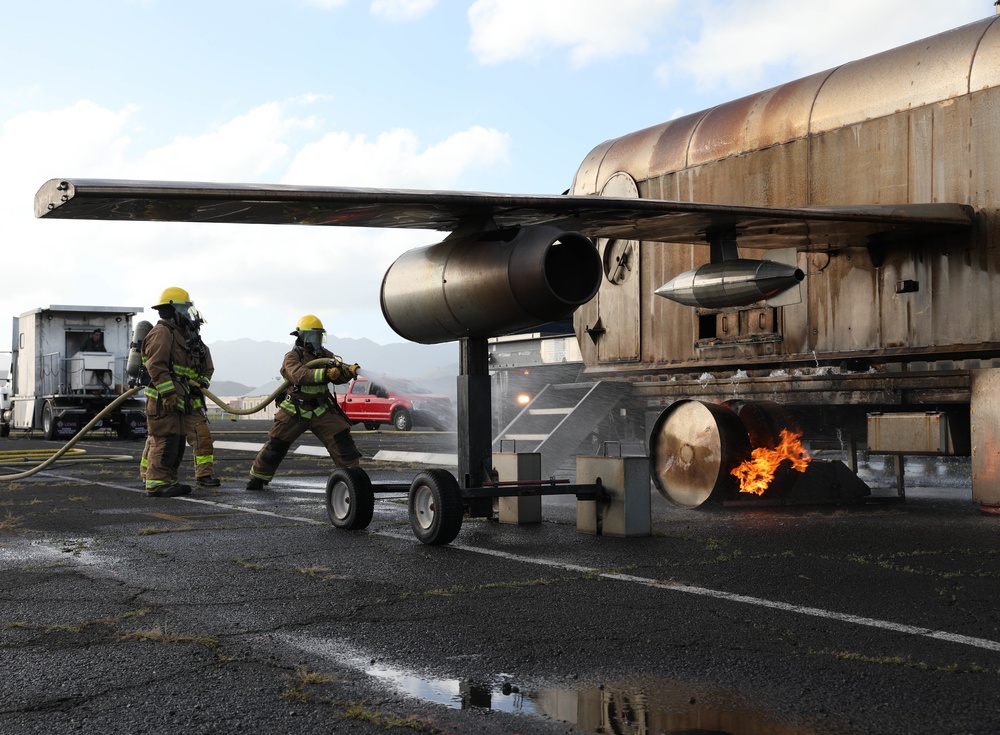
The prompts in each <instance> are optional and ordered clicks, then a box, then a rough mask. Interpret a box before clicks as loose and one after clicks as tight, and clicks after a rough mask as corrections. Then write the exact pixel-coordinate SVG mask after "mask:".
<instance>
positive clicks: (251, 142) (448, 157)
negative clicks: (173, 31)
mask: <svg viewBox="0 0 1000 735" xmlns="http://www.w3.org/2000/svg"><path fill="white" fill-rule="evenodd" d="M299 101H300V102H301V100H299ZM141 125H142V119H141V115H140V113H139V111H138V110H136V109H133V108H124V109H122V110H118V111H114V110H108V109H103V108H101V107H100V106H98V105H96V104H93V103H91V102H79V103H77V104H75V105H72V106H70V107H67V108H64V109H60V110H54V111H48V112H30V113H25V114H22V115H19V116H16V117H13V118H11V119H9V120H8V121H7V122H6V124H5V125H4V128H3V129H2V131H0V160H3V161H4V162H5V175H4V176H3V177H0V221H2V222H4V228H3V238H4V241H5V243H14V244H16V245H17V246H18V247H16V248H12V249H11V252H10V257H9V261H8V266H9V267H10V269H11V272H13V273H16V274H19V276H20V277H16V278H9V279H7V282H6V283H5V287H4V291H3V293H2V294H0V313H5V314H7V315H16V314H20V313H22V312H24V311H27V310H29V309H33V308H37V307H40V306H47V305H49V304H52V303H72V304H102V305H124V306H142V307H144V308H147V311H148V306H149V305H150V304H152V303H153V301H152V300H151V299H154V298H155V297H156V296H157V295H158V294H159V292H160V291H161V290H162V289H163V288H165V287H166V286H169V285H179V286H182V287H183V288H186V289H187V290H188V291H189V292H190V293H191V294H192V297H193V298H194V299H195V301H196V302H197V303H198V305H199V307H200V308H201V309H202V310H203V311H204V313H205V314H206V315H207V316H208V319H209V322H208V325H207V326H206V338H208V339H210V340H211V339H235V338H237V337H242V336H247V337H251V338H254V339H274V340H279V341H280V340H283V339H285V338H286V336H287V332H288V330H289V329H290V327H289V325H290V324H292V325H293V324H294V320H295V319H297V318H298V317H299V316H301V315H302V314H303V313H310V312H312V313H317V314H321V315H322V316H321V318H322V319H323V320H324V323H326V322H327V321H329V322H330V324H331V325H332V326H331V329H330V331H331V333H332V334H335V335H338V336H342V337H369V338H372V339H375V340H376V341H379V342H390V341H399V339H400V338H398V337H396V336H395V335H393V333H392V332H391V330H390V329H389V327H388V326H387V325H385V322H384V320H383V319H382V316H381V310H380V305H379V285H380V283H381V279H382V276H383V274H384V273H385V270H386V269H387V268H388V266H389V265H390V263H391V262H392V261H393V260H394V259H395V258H396V257H398V256H399V255H400V254H401V253H402V252H403V251H405V250H407V249H409V248H411V247H415V246H418V245H428V244H431V243H433V242H437V241H439V240H441V239H443V237H444V233H438V232H430V231H423V230H421V231H406V230H386V231H383V230H371V229H356V228H341V227H298V226H278V225H275V226H270V227H262V226H258V225H220V224H183V223H153V222H134V223H133V222H94V221H80V220H51V221H50V220H38V219H35V218H34V217H33V208H32V199H33V196H34V193H35V191H36V190H37V188H38V187H39V186H40V185H41V184H42V183H43V182H44V181H46V180H47V179H49V178H52V177H56V176H60V177H70V178H73V177H86V178H137V179H173V180H183V181H222V182H226V181H233V182H253V181H264V182H275V181H280V182H283V183H288V184H297V185H303V186H309V185H317V186H332V185H351V186H365V185H369V186H392V187H397V188H402V187H409V188H447V187H449V186H452V187H454V186H456V185H457V184H458V183H459V182H460V181H461V180H462V179H463V177H464V176H467V175H468V174H469V173H470V172H472V171H475V170H476V169H477V168H482V167H487V166H495V165H503V164H505V163H506V162H507V156H508V149H509V146H510V141H509V138H508V136H507V135H505V134H503V133H500V132H498V131H496V130H491V129H487V128H481V127H472V128H469V129H468V130H462V131H458V132H456V133H453V134H452V135H449V136H448V137H446V138H445V139H443V140H440V141H433V142H431V143H430V144H425V143H422V142H421V141H420V140H419V139H418V136H417V135H416V134H415V133H414V132H413V131H410V130H404V129H397V130H390V131H386V132H384V133H381V134H379V135H377V136H372V137H368V136H365V135H358V134H352V133H348V132H343V131H333V132H327V133H326V134H323V132H322V126H321V124H320V123H319V121H318V120H317V119H316V118H314V117H301V116H296V115H291V114H289V112H288V110H287V109H286V106H285V105H282V104H278V103H269V104H264V105H260V106H258V107H256V108H254V109H252V110H250V111H248V112H246V113H245V114H242V115H239V116H237V117H234V118H233V119H231V120H229V121H227V122H225V123H223V124H221V125H218V126H217V127H215V128H213V129H211V130H209V131H207V132H206V133H204V134H203V135H198V136H189V137H178V138H175V139H174V140H172V141H170V142H169V143H168V144H166V145H164V146H161V147H160V148H157V149H154V150H151V151H148V152H142V151H134V150H132V149H131V148H130V140H131V136H133V135H134V134H135V132H136V131H138V130H139V129H140V128H141ZM309 136H311V138H309V139H308V140H307V141H306V142H305V143H303V142H302V140H301V138H303V137H309ZM317 136H319V137H317ZM149 316H150V315H149V314H145V315H144V317H145V318H149ZM9 324H10V321H9V319H8V321H7V323H6V324H0V329H4V328H6V329H9ZM3 334H7V332H6V330H5V331H4V332H3V333H0V339H2V342H3V344H10V337H9V334H8V336H6V337H4V336H3Z"/></svg>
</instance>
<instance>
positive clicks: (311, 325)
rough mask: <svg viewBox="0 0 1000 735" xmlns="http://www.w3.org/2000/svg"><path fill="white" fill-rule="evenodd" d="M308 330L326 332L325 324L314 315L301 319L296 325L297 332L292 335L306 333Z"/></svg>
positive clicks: (307, 315)
mask: <svg viewBox="0 0 1000 735" xmlns="http://www.w3.org/2000/svg"><path fill="white" fill-rule="evenodd" d="M307 329H317V330H319V331H321V332H325V331H326V330H325V329H324V328H323V322H321V321H320V320H319V317H315V316H313V315H312V314H306V315H305V316H304V317H302V318H300V319H299V321H298V322H297V323H296V324H295V331H294V332H291V333H290V334H293V335H298V333H299V332H304V331H306V330H307Z"/></svg>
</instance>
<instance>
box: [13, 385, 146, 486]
mask: <svg viewBox="0 0 1000 735" xmlns="http://www.w3.org/2000/svg"><path fill="white" fill-rule="evenodd" d="M142 389H143V388H142V386H141V385H140V386H136V387H135V388H129V389H128V390H127V391H125V392H124V393H122V394H121V395H120V396H118V397H117V398H116V399H115V400H113V401H111V403H109V404H108V405H107V406H105V407H104V409H103V410H102V411H100V412H99V413H98V414H97V415H96V416H94V418H92V419H91V420H90V421H88V422H87V423H86V424H85V425H84V426H83V428H82V429H80V430H79V431H78V432H76V435H75V436H74V437H73V438H72V439H70V440H69V441H68V442H66V443H65V444H64V445H63V446H62V447H61V448H60V449H58V450H56V452H55V453H54V454H53V455H52V456H51V457H49V458H48V459H47V460H45V461H44V462H42V463H41V464H40V465H38V466H37V467H32V468H31V469H30V470H25V471H24V472H18V473H16V474H13V475H0V482H10V481H11V480H22V479H24V478H25V477H31V476H32V475H34V474H36V473H38V472H41V471H42V470H44V469H45V468H46V467H49V466H50V465H52V464H54V463H55V462H56V460H58V459H59V458H60V457H62V456H63V455H64V454H66V452H68V451H69V450H70V449H72V447H73V445H74V444H76V443H77V442H78V441H80V439H82V438H83V436H84V434H86V433H87V432H88V431H90V430H91V429H93V428H94V426H96V425H97V423H98V422H99V421H100V420H101V419H102V418H104V415H105V414H106V413H108V412H109V411H110V410H111V409H113V408H117V407H118V406H120V405H121V404H122V403H124V402H125V401H126V400H128V399H129V398H131V397H132V396H134V395H135V394H136V393H138V392H139V391H141V390H142ZM77 461H79V460H77Z"/></svg>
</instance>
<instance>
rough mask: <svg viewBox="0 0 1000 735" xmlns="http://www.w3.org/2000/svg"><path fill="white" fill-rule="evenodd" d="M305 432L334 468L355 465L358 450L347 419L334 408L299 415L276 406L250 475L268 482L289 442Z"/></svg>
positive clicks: (289, 445)
mask: <svg viewBox="0 0 1000 735" xmlns="http://www.w3.org/2000/svg"><path fill="white" fill-rule="evenodd" d="M306 431H311V432H312V433H313V434H314V435H315V436H316V438H317V439H319V440H320V441H321V442H323V446H325V447H326V451H327V452H329V453H330V459H332V460H333V463H334V464H335V465H336V466H337V467H357V466H358V464H359V462H360V459H361V452H359V451H358V448H357V446H355V444H354V438H353V437H352V436H351V424H350V422H349V421H348V420H347V419H346V418H345V417H344V416H343V415H342V414H341V413H340V412H339V411H337V410H335V409H330V410H327V411H326V412H325V413H324V414H323V415H322V416H316V417H313V418H309V419H304V418H301V417H300V416H296V415H295V414H292V413H289V412H288V411H285V410H283V409H278V411H277V413H276V415H275V417H274V424H273V425H272V426H271V430H270V431H269V432H268V433H267V437H268V438H267V443H266V444H264V446H263V447H262V448H261V450H260V451H259V452H258V453H257V457H256V458H255V459H254V461H253V467H252V468H251V469H250V476H251V477H259V478H260V479H261V480H264V482H270V481H271V479H272V478H273V477H274V473H275V472H276V471H277V469H278V465H280V464H281V460H283V459H284V458H285V454H287V453H288V449H289V447H291V446H292V442H293V441H295V440H296V439H298V438H299V437H300V436H302V434H303V433H304V432H306Z"/></svg>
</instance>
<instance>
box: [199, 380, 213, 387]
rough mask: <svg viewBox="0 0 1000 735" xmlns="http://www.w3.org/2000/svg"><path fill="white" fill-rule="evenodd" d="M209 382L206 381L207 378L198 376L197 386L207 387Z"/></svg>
mask: <svg viewBox="0 0 1000 735" xmlns="http://www.w3.org/2000/svg"><path fill="white" fill-rule="evenodd" d="M210 385H211V383H209V382H208V378H198V386H199V387H201V388H208V386H210Z"/></svg>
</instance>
